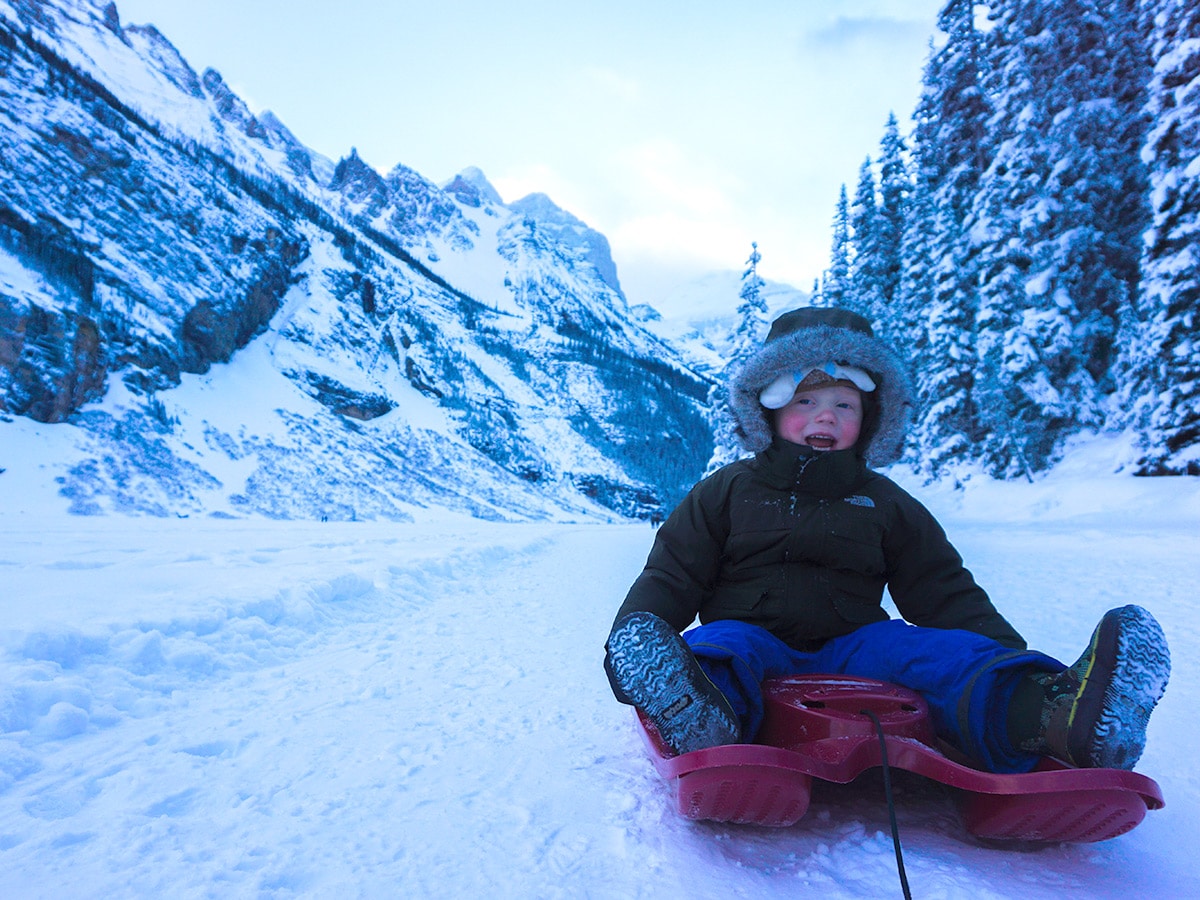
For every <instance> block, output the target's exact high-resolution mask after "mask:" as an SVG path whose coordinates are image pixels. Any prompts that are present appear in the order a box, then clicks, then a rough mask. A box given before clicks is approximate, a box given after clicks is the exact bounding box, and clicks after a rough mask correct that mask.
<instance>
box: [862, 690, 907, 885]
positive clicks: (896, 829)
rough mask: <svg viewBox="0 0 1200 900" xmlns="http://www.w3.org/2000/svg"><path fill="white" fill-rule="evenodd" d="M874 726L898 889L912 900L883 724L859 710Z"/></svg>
mask: <svg viewBox="0 0 1200 900" xmlns="http://www.w3.org/2000/svg"><path fill="white" fill-rule="evenodd" d="M860 712H861V713H862V714H863V715H864V716H867V717H868V718H869V719H870V720H871V721H872V722H873V723H874V724H875V733H876V734H878V735H879V754H880V758H881V762H882V764H883V793H884V796H886V797H887V808H888V817H889V818H890V819H891V821H892V846H893V847H895V848H896V870H897V871H898V872H899V873H900V888H901V889H902V890H903V891H904V900H912V893H911V892H910V891H909V889H908V875H907V873H906V872H905V871H904V854H903V852H902V851H901V850H900V826H899V825H897V824H896V801H895V798H894V797H892V772H891V767H890V766H889V765H888V756H887V741H886V740H884V737H883V723H882V722H880V721H879V716H877V715H875V713H873V712H871V710H869V709H864V710H860Z"/></svg>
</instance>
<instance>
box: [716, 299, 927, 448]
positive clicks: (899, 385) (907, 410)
mask: <svg viewBox="0 0 1200 900" xmlns="http://www.w3.org/2000/svg"><path fill="white" fill-rule="evenodd" d="M828 362H836V363H841V364H843V365H850V366H857V367H858V368H860V369H866V370H867V372H869V373H870V374H871V375H872V377H873V378H874V379H875V382H876V384H877V385H878V388H877V389H876V390H875V391H872V392H871V394H870V395H869V397H870V403H871V404H872V405H873V406H874V407H875V408H874V410H872V411H871V413H870V415H869V416H867V417H865V418H864V422H863V434H862V436H861V437H860V438H859V441H858V445H857V448H858V452H859V453H860V455H862V457H863V458H864V459H865V460H866V462H867V464H868V465H870V466H886V465H888V464H890V463H893V462H895V461H896V460H898V459H899V458H900V453H901V451H902V449H903V447H904V438H905V436H906V434H907V431H908V424H909V420H910V418H911V415H912V405H913V392H912V385H911V382H910V380H909V377H908V372H907V371H906V369H905V366H904V364H903V362H901V360H900V357H899V355H898V354H897V353H896V352H895V351H894V350H893V349H892V348H891V347H889V346H888V345H887V344H885V343H884V342H883V341H882V340H880V339H879V338H877V337H875V334H874V332H873V331H872V329H871V324H870V323H869V322H868V321H867V320H866V319H864V318H863V317H862V316H860V315H858V314H856V313H852V312H850V311H848V310H844V309H833V308H818V307H810V308H805V309H795V310H792V311H791V312H788V313H784V314H783V315H782V316H780V317H779V318H778V319H776V320H775V321H774V322H773V323H772V324H771V332H770V334H768V335H767V340H766V343H764V344H763V346H762V348H761V349H760V350H759V351H758V352H757V353H755V354H754V355H753V356H752V357H750V359H748V360H747V361H746V364H745V365H744V366H742V368H741V369H740V370H739V371H738V372H736V373H735V374H734V377H733V381H732V382H731V383H730V385H729V401H730V402H729V406H730V410H731V411H732V412H733V418H734V422H735V423H736V425H737V435H738V439H739V440H740V441H741V443H742V446H743V447H745V448H746V449H747V450H749V451H751V452H753V453H758V452H761V451H763V450H765V449H766V448H767V447H769V446H770V444H771V440H772V438H773V437H774V431H773V429H772V428H771V413H770V411H769V410H767V409H766V408H765V407H763V405H762V404H761V403H760V402H759V400H758V395H759V393H760V392H761V391H762V389H763V388H765V387H766V386H767V385H769V384H770V383H771V382H772V381H774V380H775V379H776V378H778V377H779V376H780V375H784V374H787V373H789V372H796V371H803V370H805V369H810V368H812V367H814V366H821V365H824V364H825V363H828ZM863 396H864V397H867V396H868V395H866V394H864V395H863Z"/></svg>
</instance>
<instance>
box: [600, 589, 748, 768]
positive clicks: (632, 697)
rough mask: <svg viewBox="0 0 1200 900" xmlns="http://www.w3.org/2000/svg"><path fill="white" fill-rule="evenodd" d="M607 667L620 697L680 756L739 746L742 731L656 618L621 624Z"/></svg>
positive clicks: (638, 616)
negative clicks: (644, 718) (640, 713)
mask: <svg viewBox="0 0 1200 900" xmlns="http://www.w3.org/2000/svg"><path fill="white" fill-rule="evenodd" d="M608 667H609V672H610V674H611V675H612V678H613V681H614V683H615V685H616V686H617V687H618V688H620V691H621V693H623V694H624V695H625V697H626V698H627V699H628V700H629V702H630V703H632V704H633V705H634V706H636V707H637V708H638V709H639V710H641V711H642V713H644V714H645V715H646V716H647V718H649V719H650V721H651V722H653V723H654V725H655V727H656V728H657V729H658V733H659V734H660V735H661V736H662V739H663V740H664V741H665V742H666V743H667V745H668V746H669V747H670V748H671V749H672V750H674V751H675V752H676V753H690V752H692V751H693V750H703V749H706V748H708V747H716V746H718V745H720V744H736V743H737V741H738V738H739V737H740V734H741V726H740V724H739V722H738V718H737V716H736V715H735V714H734V711H733V707H732V706H730V705H729V701H728V700H727V699H726V698H725V695H724V694H722V693H721V691H720V690H719V689H718V688H717V686H716V685H714V684H713V683H712V682H711V681H709V679H708V676H707V675H705V674H704V670H703V669H701V668H700V664H699V663H698V662H696V657H695V656H693V655H692V651H691V649H690V648H689V647H688V645H687V644H686V643H685V642H684V640H683V638H681V637H680V636H679V634H678V633H677V632H676V631H675V629H674V628H672V627H671V626H670V625H668V624H667V623H666V622H665V621H663V620H662V619H660V618H659V617H658V616H656V615H654V614H653V613H648V612H635V613H630V614H629V615H627V616H625V617H624V618H623V619H621V621H620V622H618V623H617V624H616V626H615V627H614V628H613V631H612V634H610V635H609V637H608Z"/></svg>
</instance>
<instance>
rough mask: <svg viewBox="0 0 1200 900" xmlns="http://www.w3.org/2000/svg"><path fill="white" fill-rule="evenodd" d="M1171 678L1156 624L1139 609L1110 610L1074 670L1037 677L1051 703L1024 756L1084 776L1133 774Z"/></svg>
mask: <svg viewBox="0 0 1200 900" xmlns="http://www.w3.org/2000/svg"><path fill="white" fill-rule="evenodd" d="M1170 675H1171V655H1170V652H1169V650H1168V649H1167V640H1166V637H1165V636H1164V635H1163V631H1162V627H1161V626H1160V625H1159V624H1158V622H1157V621H1156V620H1155V618H1154V616H1152V615H1150V613H1149V612H1147V611H1146V610H1144V609H1142V608H1141V607H1140V606H1124V607H1121V608H1120V609H1112V610H1109V611H1108V612H1107V613H1105V614H1104V617H1103V618H1102V619H1101V620H1100V624H1099V625H1097V626H1096V630H1095V631H1094V632H1092V639H1091V641H1090V642H1089V643H1088V646H1087V649H1086V650H1084V652H1083V655H1082V656H1080V657H1079V659H1078V660H1076V662H1075V664H1074V665H1073V666H1071V667H1070V668H1069V669H1066V670H1064V671H1062V672H1059V673H1057V674H1051V673H1039V674H1037V675H1034V676H1032V678H1033V680H1034V681H1036V682H1038V683H1040V684H1041V686H1042V689H1043V691H1044V692H1045V700H1044V703H1043V705H1042V710H1041V723H1040V728H1039V729H1038V734H1037V736H1036V737H1034V738H1033V739H1031V740H1027V741H1025V742H1023V743H1022V745H1021V749H1023V750H1026V751H1028V752H1031V753H1041V754H1043V755H1048V756H1053V757H1055V758H1057V759H1061V760H1063V761H1064V762H1068V763H1071V764H1072V765H1074V766H1078V767H1080V768H1105V769H1132V768H1133V767H1134V764H1135V763H1137V761H1138V758H1139V757H1141V755H1142V750H1143V749H1144V748H1145V746H1146V725H1147V723H1148V722H1149V721H1150V713H1151V712H1152V711H1153V710H1154V705H1155V704H1156V703H1157V702H1158V701H1159V699H1160V698H1161V697H1162V695H1163V692H1164V691H1165V690H1166V687H1167V679H1168V678H1169V677H1170Z"/></svg>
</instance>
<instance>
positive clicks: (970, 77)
mask: <svg viewBox="0 0 1200 900" xmlns="http://www.w3.org/2000/svg"><path fill="white" fill-rule="evenodd" d="M974 17H975V14H974V3H973V2H972V0H950V2H948V3H947V4H946V5H945V6H944V7H943V8H942V11H941V13H940V15H939V17H938V27H939V29H940V30H941V31H942V32H943V33H944V34H945V36H946V39H945V42H944V44H943V45H942V46H941V47H940V48H939V49H937V50H936V51H934V52H932V53H931V54H930V58H929V60H928V62H927V64H926V66H925V71H924V75H923V89H922V93H921V99H920V101H919V103H918V107H917V112H916V115H915V116H914V120H915V123H916V125H915V129H914V132H913V157H914V168H915V176H914V177H915V183H914V188H913V197H912V208H911V211H910V215H909V221H908V224H907V226H906V230H905V243H904V251H903V257H904V260H905V270H904V272H903V274H902V278H901V284H900V299H899V302H898V304H897V306H898V307H899V312H900V316H901V317H902V319H903V320H904V321H906V322H907V323H909V325H908V329H909V330H908V332H907V333H906V336H905V338H904V341H903V343H904V346H905V347H906V348H908V350H909V355H910V358H911V360H912V363H913V368H914V371H915V373H916V376H917V422H916V427H915V440H914V442H913V444H914V446H915V448H916V454H915V458H914V459H913V462H914V463H915V464H916V465H917V467H918V468H920V469H921V470H922V471H924V472H925V473H926V474H927V475H929V476H930V477H938V476H941V475H943V474H945V473H946V472H947V471H948V470H949V469H950V468H952V467H953V466H954V465H955V464H957V463H963V462H967V461H969V459H970V457H971V455H972V453H973V452H974V448H975V447H976V446H977V442H978V440H979V438H980V437H981V435H980V428H979V424H978V421H977V416H976V410H975V403H974V399H973V390H974V384H975V368H976V352H975V335H974V323H975V316H976V310H977V306H978V294H977V284H978V275H977V271H976V268H975V259H974V256H973V254H972V253H971V242H970V240H969V239H968V228H969V223H968V214H969V211H970V208H971V203H972V200H973V197H974V195H975V192H976V189H977V187H978V184H979V178H980V175H981V173H982V171H983V169H984V167H985V165H986V161H987V157H988V153H989V145H988V139H987V137H988V135H987V124H988V119H989V117H990V115H991V108H990V107H989V105H988V103H987V101H986V98H985V96H984V94H983V91H982V89H981V85H980V81H981V78H982V74H981V66H982V64H983V54H982V52H981V46H980V45H981V37H980V34H979V32H978V31H977V30H976V28H975V22H974Z"/></svg>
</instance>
